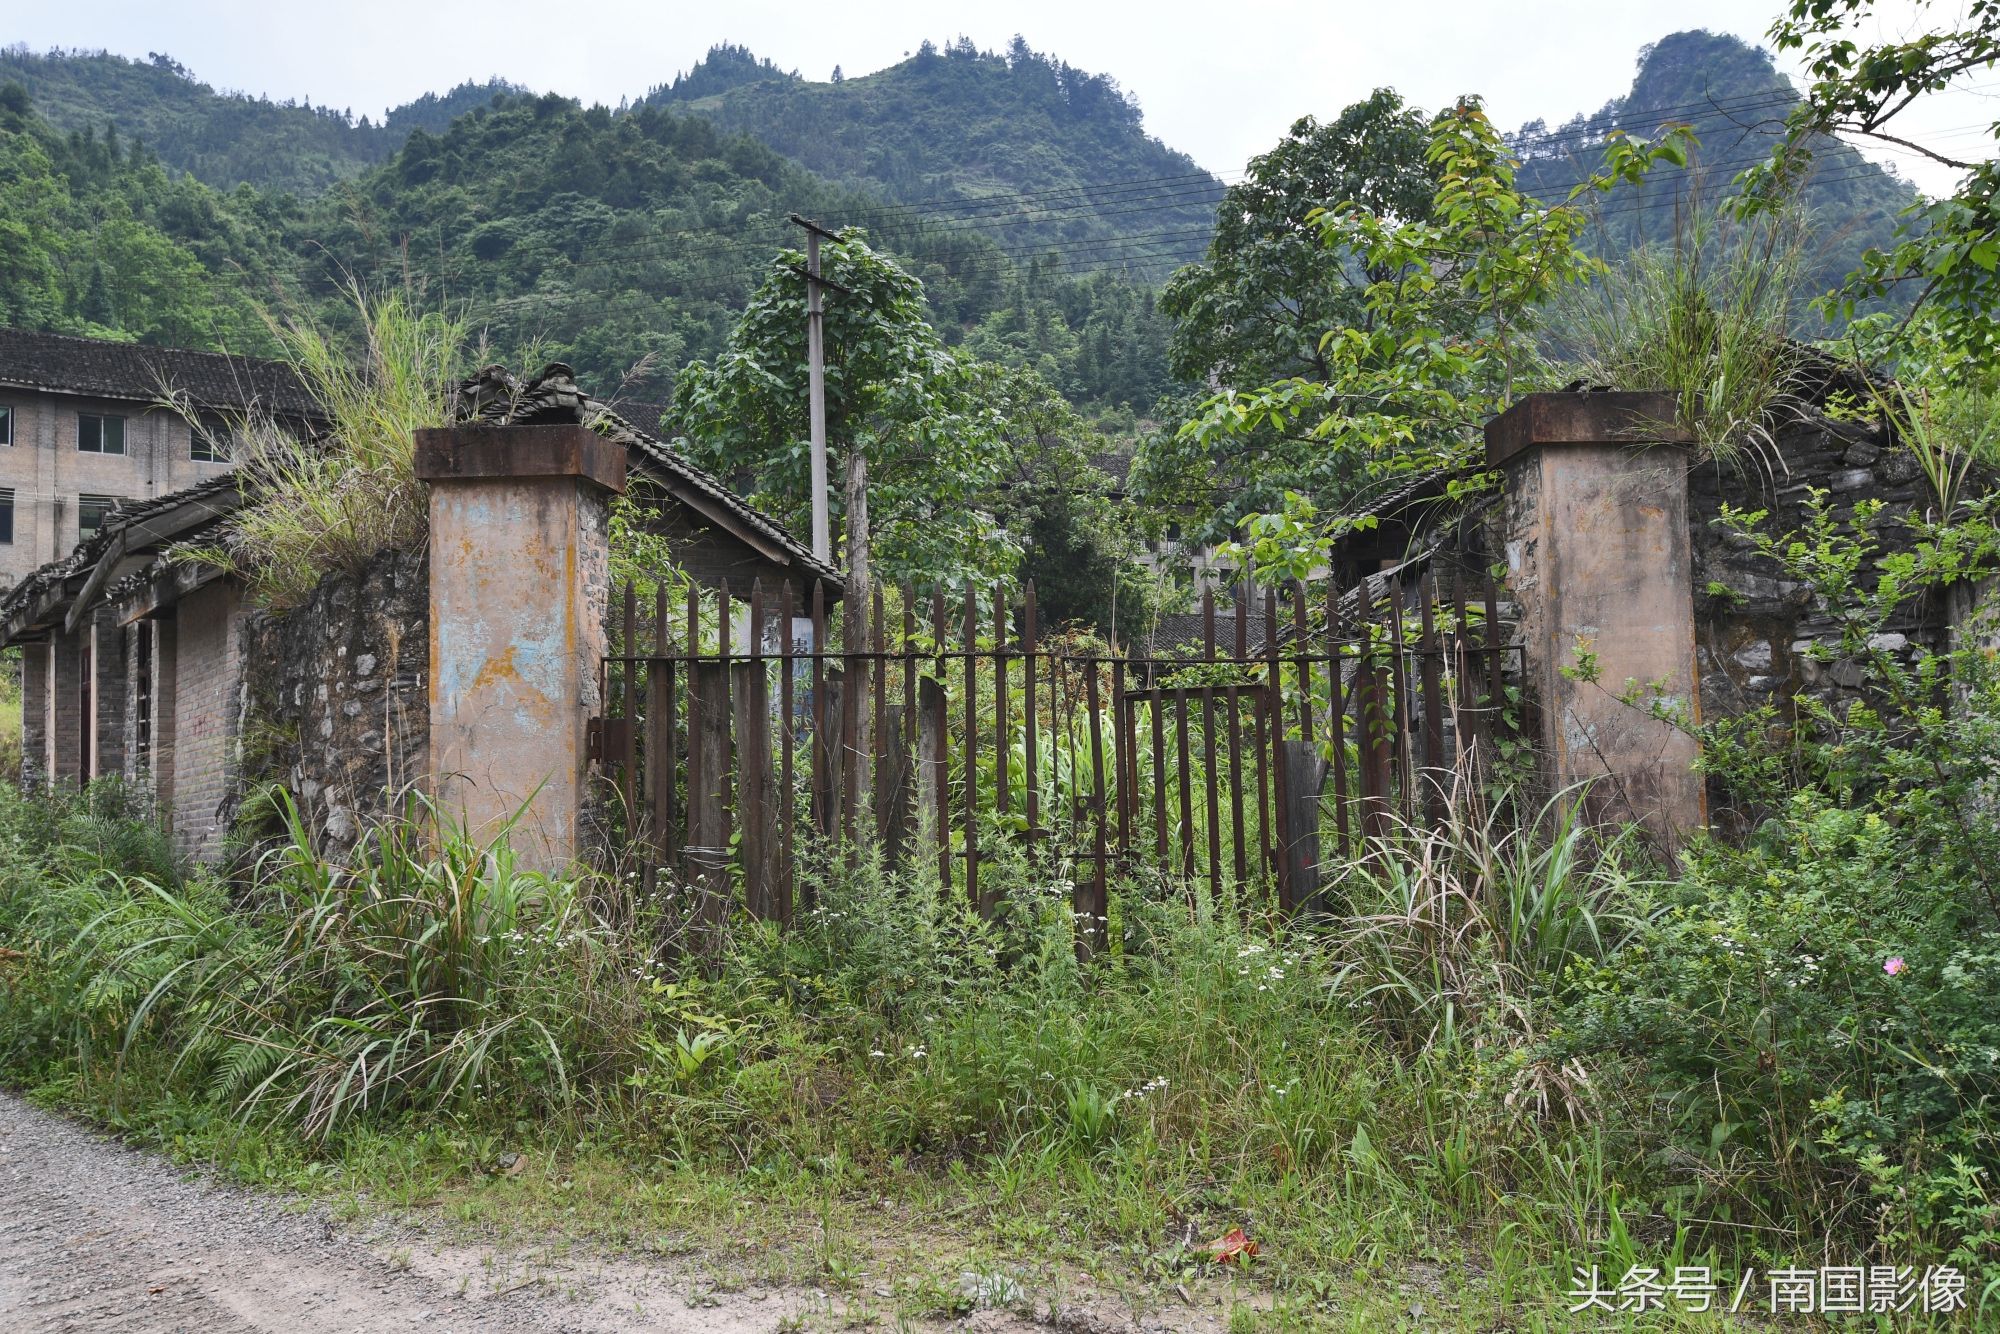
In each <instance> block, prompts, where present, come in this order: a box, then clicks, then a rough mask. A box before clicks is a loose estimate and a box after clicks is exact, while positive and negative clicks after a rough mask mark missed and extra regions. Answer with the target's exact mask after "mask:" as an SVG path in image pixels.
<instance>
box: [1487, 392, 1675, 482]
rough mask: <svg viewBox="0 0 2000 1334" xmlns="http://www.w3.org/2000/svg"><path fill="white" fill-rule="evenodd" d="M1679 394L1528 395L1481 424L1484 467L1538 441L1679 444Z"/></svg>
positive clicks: (1541, 443)
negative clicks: (1484, 424)
mask: <svg viewBox="0 0 2000 1334" xmlns="http://www.w3.org/2000/svg"><path fill="white" fill-rule="evenodd" d="M1679 401H1680V396H1679V395H1678V394H1674V393H1671V392H1668V391H1648V392H1641V393H1624V392H1618V393H1560V394H1529V395H1527V396H1526V397H1524V398H1522V399H1521V400H1520V402H1518V403H1516V404H1515V405H1514V406H1513V407H1511V408H1509V409H1507V410H1506V411H1505V412H1503V413H1501V414H1500V415H1499V416H1498V417H1495V418H1494V419H1493V420H1492V421H1490V422H1488V423H1486V466H1487V467H1489V468H1497V467H1499V466H1500V465H1501V464H1503V463H1505V462H1507V460H1509V459H1511V458H1513V457H1514V456H1515V455H1517V454H1519V453H1521V452H1522V451H1523V450H1526V449H1532V448H1534V447H1535V446H1537V445H1607V444H1624V445H1674V444H1678V445H1684V444H1687V443H1689V441H1688V439H1687V436H1686V434H1685V433H1684V432H1682V431H1681V429H1680V428H1679V426H1677V425H1676V424H1675V423H1676V420H1677V418H1678V416H1679V413H1678V407H1679Z"/></svg>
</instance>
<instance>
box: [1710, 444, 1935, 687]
mask: <svg viewBox="0 0 2000 1334" xmlns="http://www.w3.org/2000/svg"><path fill="white" fill-rule="evenodd" d="M1925 486H1926V483H1925V482H1924V480H1923V477H1922V474H1921V470H1920V469H1919V468H1918V466H1917V461H1916V458H1915V456H1913V455H1912V454H1911V453H1910V451H1909V450H1908V449H1907V448H1905V447H1901V446H1896V445H1894V444H1893V443H1892V442H1891V441H1890V440H1889V439H1887V438H1886V437H1885V434H1884V432H1883V429H1882V428H1880V427H1878V426H1876V425H1873V424H1871V423H1864V422H1838V421H1829V420H1826V419H1824V418H1819V417H1813V418H1809V419H1807V420H1803V421H1797V422H1793V423H1790V424H1788V425H1786V426H1785V427H1784V428H1783V429H1781V430H1780V431H1778V432H1777V433H1776V439H1775V445H1774V446H1772V447H1766V448H1763V449H1756V448H1749V449H1746V450H1745V451H1744V453H1743V455H1742V457H1741V458H1740V459H1739V460H1737V461H1734V462H1731V463H1718V462H1712V461H1711V462H1706V463H1702V464H1700V465H1698V466H1697V467H1696V468H1695V469H1694V470H1693V472H1692V473H1691V474H1690V476H1689V478H1688V522H1689V527H1690V529H1691V535H1692V537H1693V541H1694V601H1695V642H1696V657H1697V663H1698V666H1699V668H1700V673H1701V704H1702V713H1703V716H1704V717H1708V718H1718V717H1727V716H1731V715H1735V714H1740V713H1743V712H1745V711H1747V710H1749V709H1752V708H1755V707H1757V706H1758V705H1761V704H1766V703H1773V704H1776V705H1777V706H1778V707H1779V709H1780V711H1781V712H1782V713H1783V714H1785V715H1786V716H1788V717H1789V716H1792V715H1793V714H1794V712H1795V711H1794V709H1793V707H1792V701H1793V700H1794V699H1795V698H1796V697H1798V696H1800V695H1814V696H1818V697H1819V698H1820V699H1823V700H1825V701H1826V702H1827V703H1829V704H1832V705H1835V706H1836V707H1844V706H1845V704H1846V703H1847V702H1848V701H1849V700H1852V699H1858V698H1860V692H1859V687H1860V685H1861V680H1862V676H1861V669H1860V667H1859V665H1858V664H1856V663H1854V662H1853V661H1851V660H1846V659H1841V658H1838V657H1836V658H1834V659H1833V660H1832V661H1829V662H1819V661H1815V660H1814V658H1813V657H1812V656H1811V655H1810V654H1809V652H1808V650H1809V649H1810V648H1811V647H1812V646H1813V645H1814V644H1815V643H1818V644H1824V645H1826V646H1827V647H1828V648H1830V649H1835V650H1837V649H1838V647H1839V637H1840V636H1839V629H1838V627H1837V626H1836V625H1835V624H1834V622H1833V620H1832V618H1831V617H1830V616H1829V615H1828V609H1827V608H1826V607H1825V606H1823V605H1821V604H1819V603H1818V602H1817V601H1816V600H1815V599H1814V597H1813V594H1812V591H1811V590H1810V589H1809V588H1807V587H1806V586H1805V585H1804V584H1802V583H1800V582H1798V581H1796V580H1793V579H1789V578H1787V577H1786V576H1785V573H1784V571H1783V570H1782V569H1781V568H1779V566H1778V563H1777V562H1776V561H1775V560H1773V559H1771V558H1770V557H1767V556H1763V555H1760V554H1759V553H1758V552H1757V551H1756V550H1755V548H1754V545H1753V543H1752V542H1751V541H1750V540H1749V539H1748V538H1746V537H1741V536H1738V535H1736V534H1733V533H1731V532H1729V531H1728V530H1727V529H1726V528H1724V527H1723V526H1722V525H1721V524H1719V523H1718V522H1716V520H1717V519H1718V518H1719V517H1720V515H1721V512H1722V505H1723V503H1724V502H1725V501H1726V502H1728V503H1729V504H1730V505H1732V506H1734V507H1735V508H1737V509H1739V510H1756V509H1763V510H1767V511H1769V514H1768V516H1767V517H1766V518H1765V519H1764V521H1763V524H1762V528H1763V530H1764V531H1765V532H1768V533H1770V534H1772V535H1773V536H1780V535H1783V534H1786V533H1792V532H1797V531H1799V530H1801V529H1803V528H1804V527H1805V524H1806V502H1807V498H1808V496H1809V495H1810V493H1811V492H1812V491H1813V490H1814V489H1818V490H1822V491H1825V492H1826V493H1827V500H1828V503H1829V504H1830V506H1831V507H1832V512H1833V514H1834V515H1835V516H1836V517H1837V518H1839V519H1842V520H1847V519H1850V518H1851V517H1852V515H1853V513H1854V507H1855V505H1856V504H1858V503H1859V502H1861V501H1863V500H1879V501H1881V502H1883V505H1884V509H1883V513H1882V518H1881V521H1880V522H1878V524H1877V525H1876V529H1875V532H1876V536H1877V539H1878V540H1879V541H1880V542H1881V544H1882V546H1883V547H1884V548H1885V550H1890V551H1893V550H1897V549H1899V548H1904V547H1907V546H1908V544H1909V541H1910V538H1909V534H1908V530H1907V529H1905V528H1904V527H1903V526H1902V525H1901V524H1900V523H1898V522H1897V520H1898V519H1899V518H1901V517H1903V516H1907V515H1909V514H1912V513H1914V512H1916V511H1917V510H1918V508H1919V507H1920V506H1921V505H1922V503H1923V500H1924V498H1925V496H1926V495H1927V492H1926V491H1925V489H1924V488H1925ZM1864 577H1871V576H1864ZM1945 632H1946V630H1945V618H1944V616H1943V613H1942V609H1941V608H1936V607H1931V606H1928V605H1921V606H1917V607H1914V608H1911V609H1909V610H1907V611H1906V612H1905V614H1904V616H1903V617H1902V618H1901V619H1900V620H1898V621H1897V622H1895V623H1893V624H1891V625H1890V626H1889V627H1888V628H1887V630H1886V631H1885V632H1884V635H1883V636H1882V637H1881V638H1880V640H1879V641H1878V647H1881V648H1886V649H1889V650H1892V651H1896V652H1902V653H1909V652H1912V651H1914V650H1915V649H1916V648H1918V647H1923V648H1933V649H1937V648H1943V647H1944V642H1943V641H1944V636H1945Z"/></svg>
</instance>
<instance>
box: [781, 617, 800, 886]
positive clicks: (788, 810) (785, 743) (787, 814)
mask: <svg viewBox="0 0 2000 1334" xmlns="http://www.w3.org/2000/svg"><path fill="white" fill-rule="evenodd" d="M794 605H795V604H794V603H793V601H792V581H791V580H789V579H787V580H785V582H784V583H783V584H781V585H779V591H778V856H779V867H778V921H779V922H780V923H782V924H783V925H785V926H790V925H791V924H792V897H793V894H794V892H795V886H796V884H797V881H798V875H797V872H796V870H795V869H794V866H795V863H794V861H793V858H794V856H795V855H796V853H795V851H794V846H793V842H792V839H793V833H792V825H793V824H794V823H795V822H796V821H797V819H798V802H797V800H796V796H797V791H798V789H797V788H795V787H794V786H793V785H792V729H793V727H794V726H796V723H797V718H796V715H795V714H794V712H793V708H792V608H793V606H794Z"/></svg>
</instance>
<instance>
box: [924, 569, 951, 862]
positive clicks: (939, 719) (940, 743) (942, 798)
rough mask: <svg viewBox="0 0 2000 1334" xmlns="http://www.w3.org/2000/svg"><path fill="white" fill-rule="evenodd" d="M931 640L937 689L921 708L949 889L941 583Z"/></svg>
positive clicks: (933, 609)
mask: <svg viewBox="0 0 2000 1334" xmlns="http://www.w3.org/2000/svg"><path fill="white" fill-rule="evenodd" d="M931 643H932V645H933V646H934V647H935V650H936V652H937V679H936V680H934V681H927V682H926V683H925V684H926V685H931V686H935V687H936V689H935V690H933V691H932V692H931V698H930V703H929V707H927V708H926V709H925V710H924V714H925V718H924V721H925V722H926V723H928V724H930V726H931V728H932V734H933V736H934V737H935V738H936V740H937V783H936V789H937V791H936V797H937V837H938V879H939V880H941V881H942V882H943V883H944V888H945V889H946V890H947V891H949V890H950V889H951V781H950V780H951V758H950V756H951V736H950V732H949V728H948V725H947V723H946V721H945V703H946V701H945V689H944V679H945V677H944V674H945V668H946V665H947V664H948V663H949V662H950V661H951V659H950V658H948V657H946V656H945V654H946V651H947V645H949V644H950V643H951V640H950V638H949V637H948V636H947V635H946V634H945V621H944V588H943V586H942V585H940V586H938V587H936V588H933V589H932V590H931ZM933 714H935V717H933V716H932V715H933Z"/></svg>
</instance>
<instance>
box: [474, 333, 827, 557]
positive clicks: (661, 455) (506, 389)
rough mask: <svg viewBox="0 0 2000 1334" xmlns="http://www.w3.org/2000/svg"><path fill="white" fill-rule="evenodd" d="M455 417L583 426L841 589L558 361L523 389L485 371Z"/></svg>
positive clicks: (788, 538)
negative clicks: (580, 385)
mask: <svg viewBox="0 0 2000 1334" xmlns="http://www.w3.org/2000/svg"><path fill="white" fill-rule="evenodd" d="M457 416H458V418H459V420H461V421H477V422H485V423H487V424H489V425H494V426H503V425H516V426H529V425H540V424H546V423H555V422H577V423H580V424H582V425H584V426H587V427H589V428H590V429H591V430H593V431H595V432H597V433H598V434H599V435H601V436H603V437H604V438H605V439H607V440H615V441H617V442H618V443H619V444H621V445H624V446H625V448H626V449H627V450H628V451H630V452H631V453H633V454H636V455H638V456H639V459H638V461H640V462H642V463H643V464H644V465H647V466H649V467H650V468H651V469H652V470H654V471H657V472H659V473H662V474H665V475H666V476H667V477H668V478H670V479H674V480H678V481H680V482H682V483H684V484H686V485H687V486H690V487H692V488H693V489H695V490H696V491H699V492H701V493H702V495H703V496H705V497H706V498H707V499H708V500H709V501H710V502H711V503H713V504H714V505H715V506H716V507H717V508H718V509H721V510H723V511H725V512H726V513H727V514H729V515H730V517H731V518H733V519H734V520H735V521H736V522H737V523H739V524H741V525H742V526H743V527H744V528H745V529H747V530H748V531H750V532H752V533H754V534H756V535H757V536H758V537H759V538H761V539H762V540H763V541H764V542H766V543H768V544H769V545H771V546H774V547H777V548H779V549H780V550H782V551H784V553H785V554H786V555H787V556H788V557H789V558H790V560H791V561H793V562H795V563H796V564H797V565H798V566H799V569H800V571H801V574H802V576H803V577H804V578H806V579H819V580H823V581H825V582H826V583H827V584H828V585H830V586H832V587H834V588H838V587H840V586H841V577H840V573H839V571H837V570H835V569H833V568H832V567H831V566H829V565H825V564H822V563H821V562H820V561H818V560H816V559H814V557H813V554H812V551H811V550H810V549H809V548H807V547H806V546H804V545H803V544H802V543H800V542H799V541H798V539H797V538H795V537H793V536H792V535H791V533H790V532H789V531H788V530H787V529H786V528H785V526H784V525H783V524H781V523H779V522H778V521H777V520H776V519H774V518H772V517H771V516H770V515H768V514H766V513H764V511H762V510H760V509H758V508H757V507H756V506H754V505H752V504H751V503H750V502H749V501H747V500H745V499H743V497H741V496H739V495H737V494H736V492H734V491H733V490H731V489H730V488H729V487H728V486H726V485H725V484H724V483H723V481H722V479H721V478H719V477H717V476H715V475H714V474H713V473H711V472H708V471H707V470H705V469H703V468H698V467H696V466H695V465H694V464H693V463H691V462H689V460H688V458H687V456H686V455H685V454H682V453H681V452H680V451H679V450H678V449H675V448H674V447H673V446H672V445H670V444H667V443H666V442H665V441H663V440H661V439H659V438H658V437H656V436H654V435H652V434H650V433H648V432H646V431H643V430H641V429H639V428H638V427H637V426H634V425H633V424H632V423H631V422H630V421H628V420H626V419H625V418H624V417H623V416H621V415H620V414H618V413H616V412H613V411H612V410H611V409H610V408H609V407H607V406H606V405H605V404H604V403H602V402H601V401H599V400H598V399H595V398H592V397H591V396H590V395H589V394H587V393H585V392H584V391H583V390H582V389H580V388H578V387H577V384H576V379H575V373H574V372H573V371H571V370H570V368H569V367H567V366H565V365H563V364H562V363H560V362H556V363H554V364H552V365H549V366H546V367H544V368H543V370H542V373H541V374H540V375H538V376H536V377H535V378H534V379H533V380H530V381H529V382H528V383H527V384H526V385H525V386H524V385H520V384H518V383H517V382H516V381H515V380H514V377H513V376H512V375H511V374H509V373H508V371H507V370H506V368H505V367H501V366H488V367H487V368H486V369H484V370H482V371H480V372H479V373H478V374H477V375H474V376H472V377H471V378H470V379H468V380H466V381H465V382H464V383H463V384H461V385H460V386H459V388H458V401H457Z"/></svg>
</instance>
